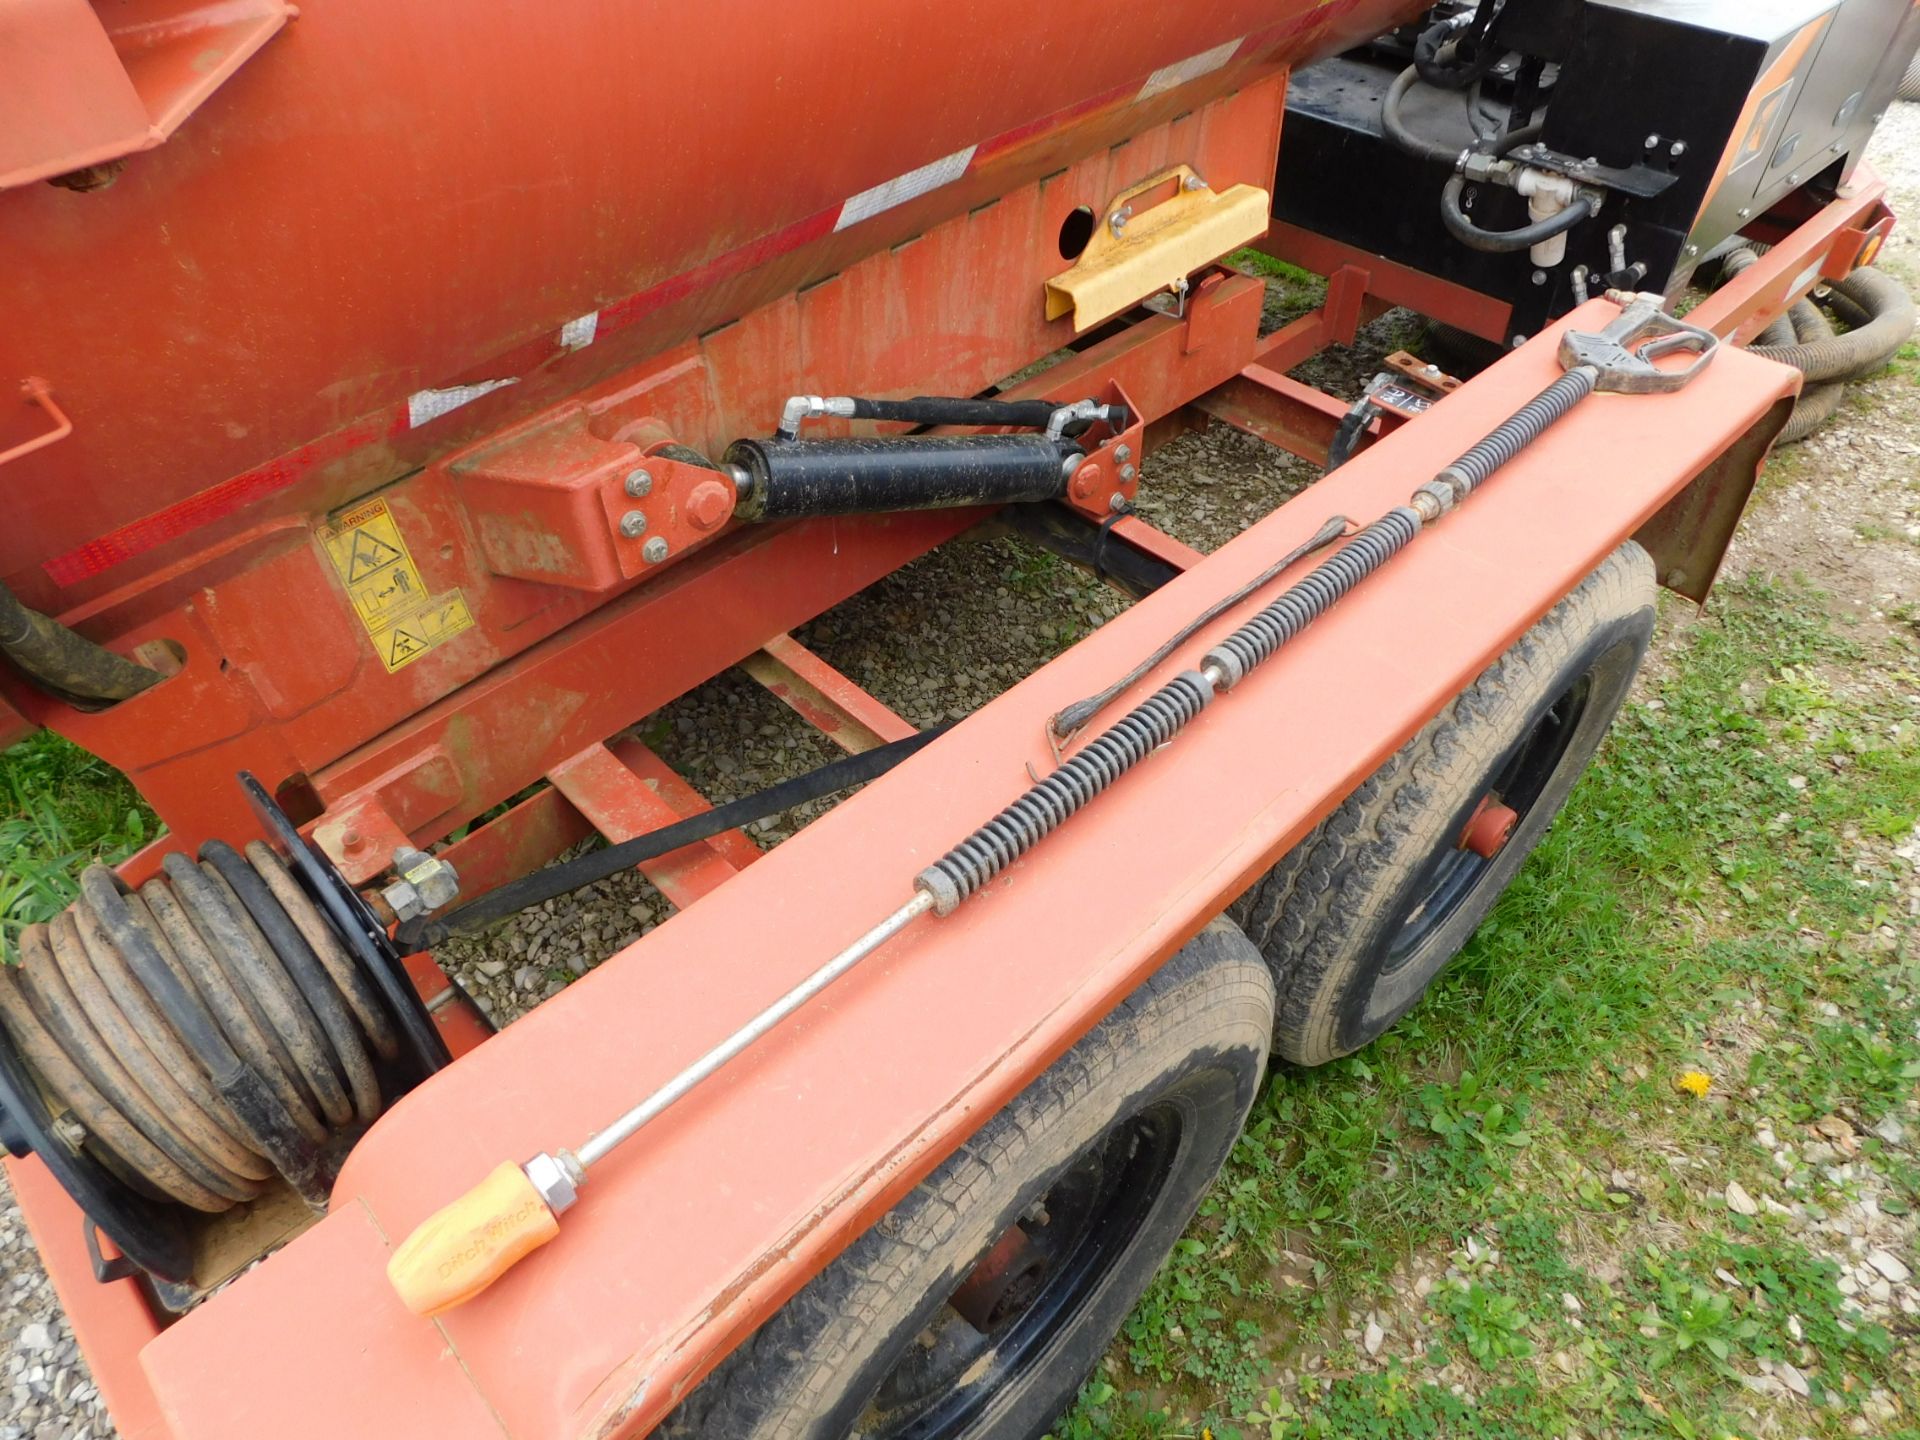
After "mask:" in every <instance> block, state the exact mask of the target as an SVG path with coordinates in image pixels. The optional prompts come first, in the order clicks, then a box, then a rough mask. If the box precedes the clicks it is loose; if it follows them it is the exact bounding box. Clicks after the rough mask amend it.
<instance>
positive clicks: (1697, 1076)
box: [1673, 1070, 1713, 1100]
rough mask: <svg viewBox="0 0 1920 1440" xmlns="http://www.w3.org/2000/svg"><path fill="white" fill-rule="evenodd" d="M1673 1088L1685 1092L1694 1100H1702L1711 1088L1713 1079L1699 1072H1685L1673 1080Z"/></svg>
mask: <svg viewBox="0 0 1920 1440" xmlns="http://www.w3.org/2000/svg"><path fill="white" fill-rule="evenodd" d="M1673 1088H1674V1089H1676V1090H1684V1091H1686V1092H1687V1094H1689V1095H1691V1096H1693V1097H1694V1098H1695V1099H1696V1100H1703V1099H1705V1098H1706V1094H1707V1091H1709V1090H1711V1089H1712V1088H1713V1077H1712V1076H1711V1075H1707V1074H1704V1073H1702V1072H1701V1071H1699V1070H1685V1071H1682V1072H1681V1073H1680V1075H1679V1076H1677V1077H1676V1078H1675V1080H1674V1082H1673Z"/></svg>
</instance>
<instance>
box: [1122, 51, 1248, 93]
mask: <svg viewBox="0 0 1920 1440" xmlns="http://www.w3.org/2000/svg"><path fill="white" fill-rule="evenodd" d="M1245 39H1246V37H1245V36H1244V35H1243V36H1241V37H1240V39H1239V40H1229V41H1227V43H1226V44H1224V45H1216V46H1214V47H1213V49H1211V50H1202V51H1201V52H1200V53H1199V54H1198V55H1189V56H1188V57H1187V58H1186V59H1184V60H1176V61H1175V62H1174V63H1173V64H1171V65H1162V66H1161V67H1160V68H1159V69H1158V70H1156V71H1154V72H1153V74H1151V75H1149V76H1148V77H1147V83H1146V84H1144V85H1142V86H1141V87H1140V93H1139V94H1138V95H1136V96H1134V97H1133V99H1134V103H1135V104H1138V103H1139V102H1140V101H1142V100H1151V99H1152V98H1153V97H1154V96H1156V95H1164V94H1166V92H1167V91H1169V90H1177V89H1178V88H1179V87H1180V86H1182V85H1184V84H1186V83H1187V82H1188V81H1189V80H1198V79H1199V78H1200V77H1201V76H1202V75H1208V74H1211V73H1212V72H1213V71H1215V70H1218V69H1219V68H1220V67H1221V66H1222V65H1224V64H1226V63H1227V62H1228V61H1229V60H1231V59H1232V58H1233V55H1234V52H1235V51H1236V50H1238V49H1239V48H1240V45H1241V41H1243V40H1245Z"/></svg>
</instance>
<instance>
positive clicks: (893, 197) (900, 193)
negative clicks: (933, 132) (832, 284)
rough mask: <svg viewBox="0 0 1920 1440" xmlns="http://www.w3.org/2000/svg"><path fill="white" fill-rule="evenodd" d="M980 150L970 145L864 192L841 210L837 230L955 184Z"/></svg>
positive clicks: (836, 222) (835, 226)
mask: <svg viewBox="0 0 1920 1440" xmlns="http://www.w3.org/2000/svg"><path fill="white" fill-rule="evenodd" d="M976 148H977V147H976V146H972V145H969V146H967V148H966V149H964V150H956V151H954V152H953V154H951V155H943V156H941V157H940V158H939V159H938V160H935V161H932V162H930V163H929V164H926V165H922V166H921V167H920V168H919V169H918V170H909V171H908V172H907V173H906V174H904V175H896V176H894V177H893V179H891V180H889V181H887V182H886V184H884V185H876V186H874V187H873V188H872V189H871V190H862V191H861V192H860V193H859V194H858V195H855V196H853V197H851V198H850V199H849V200H848V201H847V203H846V204H844V205H842V206H841V207H840V218H839V219H838V220H836V221H834V222H833V228H834V229H835V230H844V229H846V228H847V227H848V226H849V225H858V224H859V223H860V222H861V221H862V220H869V219H871V218H872V217H874V216H875V215H878V214H880V212H881V211H883V210H891V209H893V207H894V206H896V205H904V204H906V203H907V201H909V200H913V199H917V198H918V197H919V196H922V195H924V194H926V193H927V192H928V191H929V190H938V189H939V188H940V187H941V186H942V185H947V184H951V183H952V182H953V181H955V180H958V179H959V178H960V177H961V176H962V175H964V174H966V173H967V166H969V165H971V164H972V163H973V152H974V150H975V149H976Z"/></svg>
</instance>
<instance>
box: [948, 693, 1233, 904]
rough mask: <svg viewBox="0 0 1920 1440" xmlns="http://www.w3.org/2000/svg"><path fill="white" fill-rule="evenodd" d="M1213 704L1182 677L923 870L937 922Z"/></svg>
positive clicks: (1145, 701)
mask: <svg viewBox="0 0 1920 1440" xmlns="http://www.w3.org/2000/svg"><path fill="white" fill-rule="evenodd" d="M1212 699H1213V682H1212V681H1210V680H1208V679H1207V677H1206V676H1204V675H1202V674H1200V672H1199V671H1197V670H1189V671H1186V672H1185V673H1183V674H1180V675H1176V676H1174V677H1173V679H1171V680H1169V681H1168V682H1167V683H1166V684H1165V685H1163V686H1161V687H1160V688H1159V689H1158V690H1156V691H1155V692H1154V693H1153V694H1151V695H1149V696H1148V697H1147V698H1146V699H1145V700H1143V701H1141V702H1140V704H1138V705H1136V706H1135V707H1134V708H1133V709H1132V710H1130V711H1129V712H1128V713H1127V714H1126V715H1125V716H1123V717H1122V718H1121V719H1119V720H1117V721H1115V722H1114V724H1113V726H1112V728H1110V729H1108V730H1105V731H1103V732H1102V733H1101V734H1100V736H1099V737H1098V738H1097V739H1095V740H1093V741H1092V742H1091V743H1089V744H1088V746H1087V748H1086V749H1084V750H1082V751H1080V752H1079V753H1078V754H1076V755H1074V756H1072V757H1071V758H1070V759H1068V760H1067V761H1066V762H1065V763H1063V764H1062V765H1061V766H1060V768H1059V769H1058V770H1055V771H1054V772H1053V773H1052V774H1051V775H1049V776H1047V778H1046V779H1044V780H1042V781H1040V782H1039V783H1038V784H1036V785H1034V786H1033V787H1032V788H1031V789H1029V790H1028V791H1027V792H1026V793H1025V794H1024V795H1022V796H1021V797H1020V798H1019V799H1018V800H1015V801H1014V802H1013V803H1012V804H1011V805H1009V806H1007V808H1006V809H1004V810H1002V811H1001V812H1000V813H999V814H998V815H996V816H994V817H993V819H991V820H989V821H987V823H986V824H984V825H982V826H981V827H980V828H979V829H978V830H975V831H974V832H973V834H971V835H969V836H968V837H967V838H966V839H965V840H962V841H961V842H960V843H959V844H958V845H956V846H954V847H953V849H951V850H949V851H948V852H947V853H946V854H945V855H943V856H941V857H940V859H938V860H936V861H934V862H933V864H931V865H929V866H928V867H927V868H926V869H925V870H922V871H921V872H920V874H919V876H918V877H917V878H916V879H915V881H914V884H915V886H916V887H917V888H919V889H921V890H924V891H926V892H927V893H928V894H930V895H932V896H933V902H934V903H933V908H934V911H935V913H936V914H940V915H946V914H950V913H951V912H952V911H953V909H954V907H956V906H957V905H959V904H960V902H961V901H963V900H965V899H966V898H967V897H968V896H969V895H971V894H973V892H974V891H976V890H978V889H979V888H980V887H981V886H982V885H985V884H986V883H987V882H988V881H989V880H991V879H993V877H994V876H996V875H998V874H999V873H1000V872H1001V871H1002V870H1004V869H1006V868H1007V866H1009V865H1011V864H1012V863H1013V862H1014V861H1015V860H1018V859H1019V858H1020V857H1021V856H1022V855H1024V854H1026V853H1027V851H1029V850H1031V849H1032V848H1033V847H1034V846H1035V845H1037V844H1039V843H1040V841H1042V840H1044V839H1045V838H1046V837H1047V836H1048V835H1051V834H1052V833H1053V832H1054V830H1055V829H1057V828H1058V827H1059V826H1060V824H1061V822H1063V821H1064V820H1066V819H1067V818H1068V817H1069V816H1070V815H1072V814H1074V813H1075V812H1076V811H1078V810H1079V809H1080V808H1081V807H1082V806H1083V805H1085V804H1086V803H1087V802H1088V801H1089V800H1091V799H1093V797H1094V796H1096V795H1098V794H1099V793H1100V792H1101V791H1102V790H1105V789H1106V788H1107V787H1108V786H1109V785H1111V784H1113V782H1114V781H1116V780H1118V779H1119V778H1120V777H1121V776H1122V775H1124V774H1126V773H1127V771H1129V770H1131V769H1132V768H1133V767H1134V766H1135V765H1138V764H1139V763H1140V762H1141V761H1142V760H1144V759H1146V758H1147V756H1149V755H1151V754H1152V753H1153V752H1154V751H1155V750H1157V749H1159V748H1160V747H1161V746H1162V745H1164V744H1166V743H1167V742H1168V741H1169V740H1171V739H1172V738H1173V737H1174V736H1175V735H1177V734H1179V733H1180V731H1182V730H1183V729H1185V728H1186V727H1187V725H1188V723H1189V722H1190V721H1191V720H1192V719H1193V717H1194V716H1196V715H1198V714H1199V713H1200V712H1201V711H1202V710H1204V709H1206V708H1207V705H1208V704H1209V703H1210V702H1211V701H1212Z"/></svg>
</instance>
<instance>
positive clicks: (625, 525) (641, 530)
mask: <svg viewBox="0 0 1920 1440" xmlns="http://www.w3.org/2000/svg"><path fill="white" fill-rule="evenodd" d="M620 533H621V534H622V535H624V536H626V537H627V539H629V540H637V539H639V538H640V537H641V536H642V535H644V534H646V533H647V517H646V516H645V515H642V514H641V513H640V512H639V511H638V510H629V511H627V513H626V514H624V515H622V516H621V517H620Z"/></svg>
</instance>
